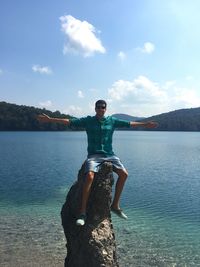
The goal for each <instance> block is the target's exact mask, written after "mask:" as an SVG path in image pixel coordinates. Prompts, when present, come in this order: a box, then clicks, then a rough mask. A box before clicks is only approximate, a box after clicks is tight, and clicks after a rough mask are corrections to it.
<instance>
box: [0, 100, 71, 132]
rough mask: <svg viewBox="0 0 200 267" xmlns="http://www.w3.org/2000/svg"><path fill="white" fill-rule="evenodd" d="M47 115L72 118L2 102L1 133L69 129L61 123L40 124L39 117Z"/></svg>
mask: <svg viewBox="0 0 200 267" xmlns="http://www.w3.org/2000/svg"><path fill="white" fill-rule="evenodd" d="M41 113H46V114H47V115H49V116H51V117H58V118H70V116H67V115H64V114H61V113H60V112H59V111H56V112H51V111H49V110H46V109H40V108H35V107H29V106H23V105H22V106H20V105H16V104H9V103H6V102H0V131H58V130H59V131H62V130H68V127H67V126H65V125H62V124H59V123H39V122H38V120H37V115H38V114H41Z"/></svg>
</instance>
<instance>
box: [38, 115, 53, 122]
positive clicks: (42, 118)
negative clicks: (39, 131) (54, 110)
mask: <svg viewBox="0 0 200 267" xmlns="http://www.w3.org/2000/svg"><path fill="white" fill-rule="evenodd" d="M37 120H38V121H39V122H51V118H50V117H49V116H48V115H46V114H44V113H42V114H41V115H38V116H37Z"/></svg>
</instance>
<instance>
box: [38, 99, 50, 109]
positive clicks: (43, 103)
mask: <svg viewBox="0 0 200 267" xmlns="http://www.w3.org/2000/svg"><path fill="white" fill-rule="evenodd" d="M39 105H40V106H41V107H43V108H50V107H51V106H52V102H51V100H47V101H44V102H40V103H39Z"/></svg>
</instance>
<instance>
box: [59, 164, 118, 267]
mask: <svg viewBox="0 0 200 267" xmlns="http://www.w3.org/2000/svg"><path fill="white" fill-rule="evenodd" d="M84 177H85V175H84V165H83V166H82V168H81V170H80V171H79V174H78V181H77V182H76V183H75V184H74V185H73V186H72V187H71V189H70V191H69V193H68V195H67V198H66V202H65V204H64V205H63V207H62V211H61V217H62V225H63V228H64V232H65V236H66V240H67V244H66V247H67V257H66V259H65V267H103V266H105V267H118V266H119V265H118V261H117V257H116V243H115V235H114V232H113V227H112V222H111V216H110V205H111V199H112V195H111V191H112V185H113V181H114V179H113V174H112V164H111V163H109V162H105V163H104V164H102V166H101V169H100V170H99V172H98V173H97V174H95V178H94V181H93V184H92V188H91V193H90V197H89V200H88V207H87V220H86V224H85V225H84V226H76V223H75V222H76V218H77V215H78V210H79V207H80V203H81V192H82V186H83V182H84Z"/></svg>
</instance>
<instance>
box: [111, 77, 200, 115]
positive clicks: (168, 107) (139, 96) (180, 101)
mask: <svg viewBox="0 0 200 267" xmlns="http://www.w3.org/2000/svg"><path fill="white" fill-rule="evenodd" d="M108 99H109V103H110V106H111V109H112V110H114V111H115V112H119V110H120V112H122V113H127V114H132V115H135V116H151V115H156V114H159V113H163V112H169V111H172V110H175V109H181V108H192V107H199V106H200V94H199V93H198V91H197V90H195V89H194V88H183V87H181V86H178V85H177V82H176V81H167V82H165V83H164V84H163V85H159V84H158V83H156V82H154V81H151V80H150V79H148V78H147V77H145V76H139V77H137V78H136V79H134V80H133V81H126V80H119V81H116V82H115V83H113V85H112V87H111V88H110V89H108Z"/></svg>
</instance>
